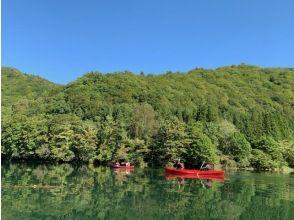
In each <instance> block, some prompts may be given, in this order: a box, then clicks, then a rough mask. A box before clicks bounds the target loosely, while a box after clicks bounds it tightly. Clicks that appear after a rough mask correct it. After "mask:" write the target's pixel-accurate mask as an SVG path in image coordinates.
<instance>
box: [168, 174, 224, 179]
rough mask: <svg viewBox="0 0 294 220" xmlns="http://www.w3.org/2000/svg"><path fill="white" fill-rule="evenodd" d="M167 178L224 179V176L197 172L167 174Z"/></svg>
mask: <svg viewBox="0 0 294 220" xmlns="http://www.w3.org/2000/svg"><path fill="white" fill-rule="evenodd" d="M165 178H166V179H177V178H180V179H205V180H224V176H209V175H204V176H197V174H196V175H195V174H167V173H166V174H165Z"/></svg>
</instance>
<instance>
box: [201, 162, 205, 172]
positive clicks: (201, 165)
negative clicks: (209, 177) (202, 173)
mask: <svg viewBox="0 0 294 220" xmlns="http://www.w3.org/2000/svg"><path fill="white" fill-rule="evenodd" d="M204 163H205V161H203V163H202V165H201V167H200V170H202V167H203V165H204Z"/></svg>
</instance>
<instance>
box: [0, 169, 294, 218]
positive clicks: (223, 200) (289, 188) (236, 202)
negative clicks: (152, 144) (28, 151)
mask: <svg viewBox="0 0 294 220" xmlns="http://www.w3.org/2000/svg"><path fill="white" fill-rule="evenodd" d="M1 171H2V176H1V179H2V205H1V217H2V219H3V220H5V219H12V220H14V219H16V220H17V219H119V220H121V219H128V220H129V219H136V220H137V219H246V220H247V219H257V220H259V219H289V220H290V219H292V220H293V219H294V193H293V192H294V177H293V175H290V174H288V175H286V174H276V173H251V172H236V173H226V178H225V180H224V181H212V182H209V181H206V180H197V179H166V178H165V175H164V171H163V169H149V168H148V169H135V170H134V171H133V172H125V171H121V172H115V171H113V170H111V169H110V168H108V167H93V166H79V167H73V166H71V165H69V164H62V165H28V164H3V165H2V168H1Z"/></svg>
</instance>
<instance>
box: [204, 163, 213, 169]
mask: <svg viewBox="0 0 294 220" xmlns="http://www.w3.org/2000/svg"><path fill="white" fill-rule="evenodd" d="M202 170H213V165H212V164H210V163H207V164H206V165H205V166H204V167H202Z"/></svg>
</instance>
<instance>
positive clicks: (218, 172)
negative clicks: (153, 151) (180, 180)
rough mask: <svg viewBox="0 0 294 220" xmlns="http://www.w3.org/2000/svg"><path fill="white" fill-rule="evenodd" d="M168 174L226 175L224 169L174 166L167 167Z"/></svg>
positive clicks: (195, 175)
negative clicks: (177, 167)
mask: <svg viewBox="0 0 294 220" xmlns="http://www.w3.org/2000/svg"><path fill="white" fill-rule="evenodd" d="M165 173H166V174H172V175H181V176H184V175H186V176H190V177H192V176H194V177H224V171H222V170H187V169H182V170H181V169H176V168H173V167H166V168H165Z"/></svg>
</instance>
